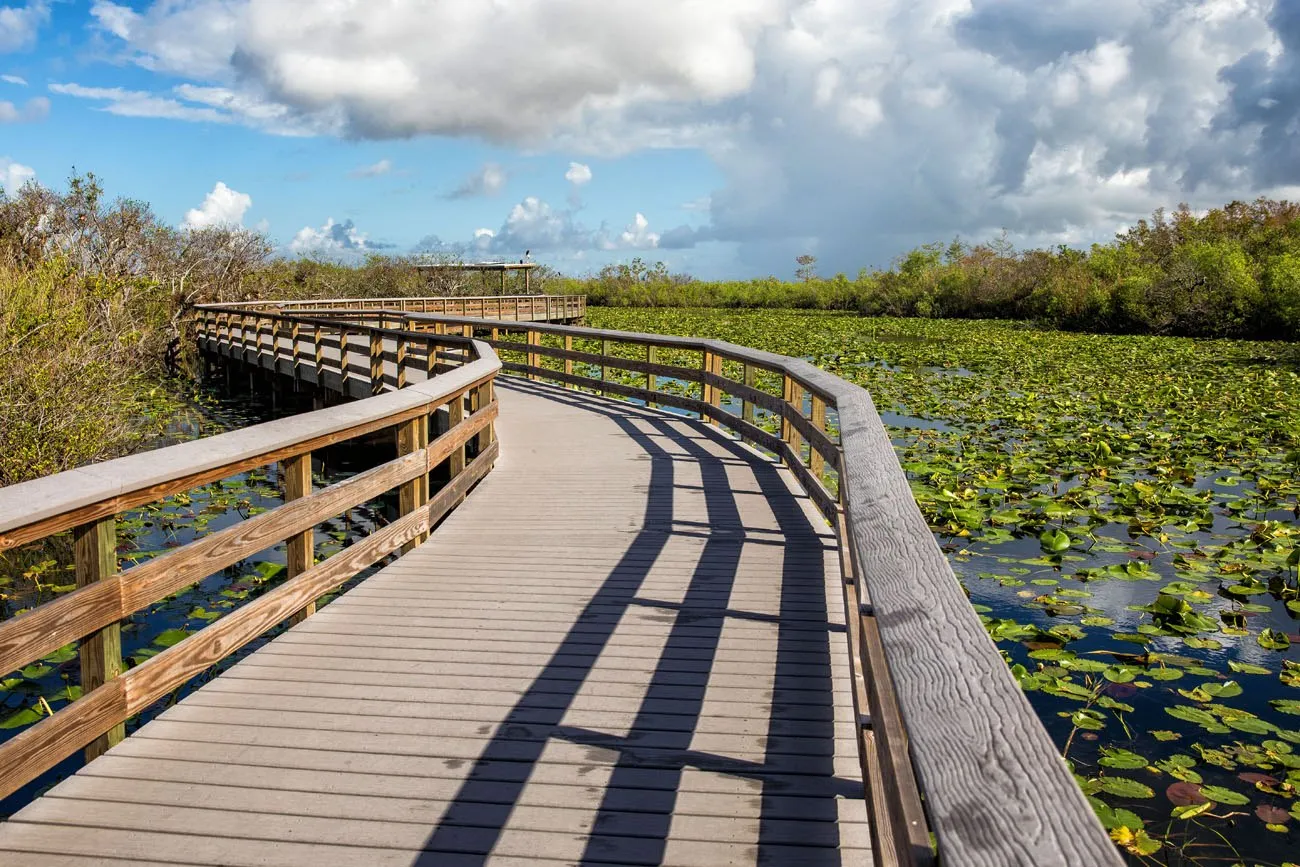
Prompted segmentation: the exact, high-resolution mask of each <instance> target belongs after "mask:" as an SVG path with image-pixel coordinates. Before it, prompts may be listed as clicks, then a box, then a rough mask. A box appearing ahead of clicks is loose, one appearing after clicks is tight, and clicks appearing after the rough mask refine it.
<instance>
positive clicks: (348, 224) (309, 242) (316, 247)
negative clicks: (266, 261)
mask: <svg viewBox="0 0 1300 867" xmlns="http://www.w3.org/2000/svg"><path fill="white" fill-rule="evenodd" d="M390 247H392V244H383V243H379V242H377V241H371V240H370V239H369V238H368V237H367V236H366V234H365V233H364V232H362V231H361V230H359V229H358V228H357V227H356V224H355V223H353V222H352V220H350V219H349V220H344V221H343V222H342V223H336V222H334V218H333V217H329V218H328V219H326V220H325V225H323V226H320V227H312V226H303V227H302V228H301V229H300V230H299V231H298V234H296V235H294V236H293V240H292V241H290V242H289V249H290V250H291V251H293V252H294V253H298V254H300V255H302V254H311V255H320V256H326V257H340V256H342V257H346V256H348V255H357V254H361V253H366V252H370V251H372V250H384V249H388V248H390Z"/></svg>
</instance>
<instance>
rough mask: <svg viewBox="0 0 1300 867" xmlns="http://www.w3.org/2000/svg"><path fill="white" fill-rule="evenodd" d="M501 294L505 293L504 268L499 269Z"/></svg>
mask: <svg viewBox="0 0 1300 867" xmlns="http://www.w3.org/2000/svg"><path fill="white" fill-rule="evenodd" d="M501 294H502V295H504V294H506V269H505V268H502V269H501Z"/></svg>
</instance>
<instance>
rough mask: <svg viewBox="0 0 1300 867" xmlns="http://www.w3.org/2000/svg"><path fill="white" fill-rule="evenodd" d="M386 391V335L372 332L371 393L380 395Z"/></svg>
mask: <svg viewBox="0 0 1300 867" xmlns="http://www.w3.org/2000/svg"><path fill="white" fill-rule="evenodd" d="M383 390H384V335H383V334H381V333H379V332H378V331H372V332H370V393H371V394H380V393H381V392H383Z"/></svg>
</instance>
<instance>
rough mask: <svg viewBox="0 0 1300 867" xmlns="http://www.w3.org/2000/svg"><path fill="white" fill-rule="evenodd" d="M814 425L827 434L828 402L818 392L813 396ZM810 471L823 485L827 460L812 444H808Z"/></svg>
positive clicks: (818, 482)
mask: <svg viewBox="0 0 1300 867" xmlns="http://www.w3.org/2000/svg"><path fill="white" fill-rule="evenodd" d="M812 423H813V427H815V428H817V430H819V431H821V432H822V433H825V432H826V401H825V399H823V398H822V396H821V395H819V394H817V393H816V392H813V396H812ZM808 469H810V470H812V474H813V478H815V479H816V480H817V484H821V481H822V472H823V471H824V470H825V469H826V459H825V458H824V457H822V453H821V452H819V451H817V449H816V447H815V446H813V445H812V444H811V443H809V444H808Z"/></svg>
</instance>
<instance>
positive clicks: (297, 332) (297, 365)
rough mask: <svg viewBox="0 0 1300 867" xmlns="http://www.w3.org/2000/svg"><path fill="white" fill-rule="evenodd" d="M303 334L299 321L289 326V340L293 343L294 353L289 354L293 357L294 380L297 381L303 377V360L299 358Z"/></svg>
mask: <svg viewBox="0 0 1300 867" xmlns="http://www.w3.org/2000/svg"><path fill="white" fill-rule="evenodd" d="M301 336H302V332H301V329H300V327H299V324H298V323H297V322H294V323H292V324H291V325H290V326H289V342H290V343H292V344H293V349H292V354H291V355H290V356H289V357H290V358H292V359H293V381H294V382H297V381H298V380H300V379H302V362H301V361H299V359H298V339H299V338H300V337H301Z"/></svg>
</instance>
